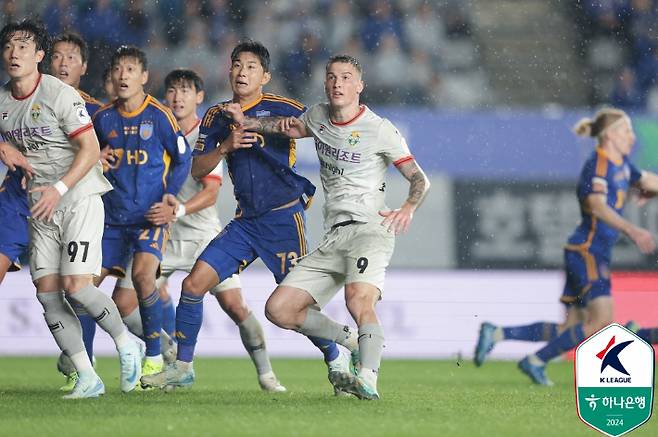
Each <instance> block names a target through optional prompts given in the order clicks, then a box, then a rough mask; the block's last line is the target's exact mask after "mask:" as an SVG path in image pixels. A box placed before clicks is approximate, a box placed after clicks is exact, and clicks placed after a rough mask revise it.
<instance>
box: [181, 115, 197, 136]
mask: <svg viewBox="0 0 658 437" xmlns="http://www.w3.org/2000/svg"><path fill="white" fill-rule="evenodd" d="M200 124H201V119H200V118H197V119H196V121H195V122H194V126H192V127H191V128H190V130H188V131H187V132H185V133H184V134H183V136H184V137H186V136H188V135H189V134H190V132H192V131H193V130H194V129H196V128H197V126H199V125H200Z"/></svg>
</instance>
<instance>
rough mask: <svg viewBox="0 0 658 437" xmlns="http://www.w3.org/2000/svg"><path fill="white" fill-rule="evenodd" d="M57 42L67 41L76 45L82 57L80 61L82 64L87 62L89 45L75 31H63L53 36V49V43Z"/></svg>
mask: <svg viewBox="0 0 658 437" xmlns="http://www.w3.org/2000/svg"><path fill="white" fill-rule="evenodd" d="M59 42H68V43H71V44H74V45H76V46H78V48H79V49H80V56H81V57H82V63H83V64H84V63H85V62H87V59H88V58H89V46H88V45H87V42H86V41H85V40H84V39H83V38H82V37H81V36H80V35H78V34H77V33H75V32H64V33H61V34H59V35H57V36H56V37H55V38H53V49H54V48H55V44H57V43H59Z"/></svg>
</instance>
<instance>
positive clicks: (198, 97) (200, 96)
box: [196, 91, 206, 105]
mask: <svg viewBox="0 0 658 437" xmlns="http://www.w3.org/2000/svg"><path fill="white" fill-rule="evenodd" d="M205 96H206V93H204V92H203V91H199V92H197V93H196V104H197V105H200V104H201V102H203V98H204V97H205Z"/></svg>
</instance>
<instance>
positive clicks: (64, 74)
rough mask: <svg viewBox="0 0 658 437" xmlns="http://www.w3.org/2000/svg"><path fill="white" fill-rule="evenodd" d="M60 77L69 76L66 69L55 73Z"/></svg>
mask: <svg viewBox="0 0 658 437" xmlns="http://www.w3.org/2000/svg"><path fill="white" fill-rule="evenodd" d="M57 74H58V75H59V76H60V77H69V73H68V71H60V72H59V73H57Z"/></svg>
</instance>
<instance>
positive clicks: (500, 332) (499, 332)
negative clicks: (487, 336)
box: [492, 326, 505, 343]
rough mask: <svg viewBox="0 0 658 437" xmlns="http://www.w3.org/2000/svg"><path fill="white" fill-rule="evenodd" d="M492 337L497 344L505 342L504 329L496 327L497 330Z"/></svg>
mask: <svg viewBox="0 0 658 437" xmlns="http://www.w3.org/2000/svg"><path fill="white" fill-rule="evenodd" d="M492 337H493V341H494V342H495V343H498V342H499V341H503V340H505V334H503V328H501V327H500V326H496V330H495V331H494V332H493V336H492Z"/></svg>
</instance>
